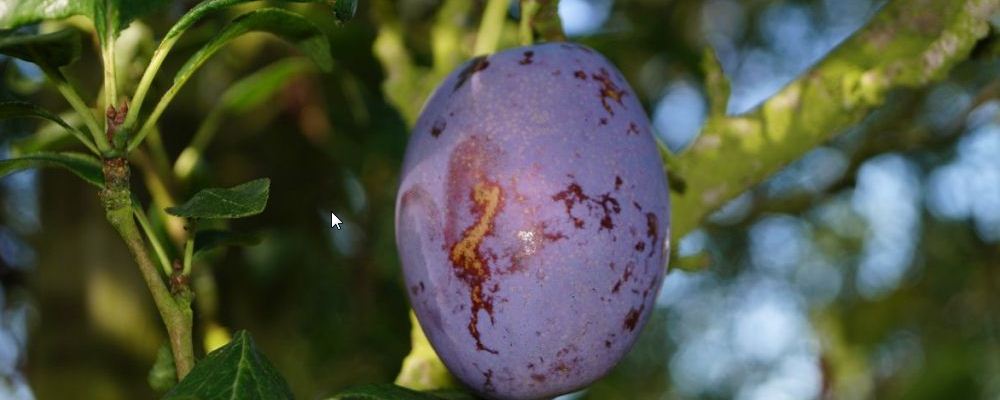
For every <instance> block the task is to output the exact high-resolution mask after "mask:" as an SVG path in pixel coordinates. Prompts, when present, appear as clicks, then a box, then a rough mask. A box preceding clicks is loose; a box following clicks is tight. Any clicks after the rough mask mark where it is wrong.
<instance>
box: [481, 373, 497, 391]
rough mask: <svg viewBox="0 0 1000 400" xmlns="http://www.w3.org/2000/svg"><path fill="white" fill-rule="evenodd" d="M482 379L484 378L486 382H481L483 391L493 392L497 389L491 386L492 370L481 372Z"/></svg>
mask: <svg viewBox="0 0 1000 400" xmlns="http://www.w3.org/2000/svg"><path fill="white" fill-rule="evenodd" d="M483 377H484V378H486V381H485V382H483V390H485V391H487V392H495V391H496V390H497V389H496V387H494V386H493V370H492V369H488V370H486V372H483Z"/></svg>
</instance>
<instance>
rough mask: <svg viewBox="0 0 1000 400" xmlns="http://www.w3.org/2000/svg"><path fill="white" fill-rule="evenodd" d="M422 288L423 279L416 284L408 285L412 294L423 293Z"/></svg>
mask: <svg viewBox="0 0 1000 400" xmlns="http://www.w3.org/2000/svg"><path fill="white" fill-rule="evenodd" d="M424 289H425V288H424V281H420V282H419V283H418V284H416V285H413V286H410V292H412V293H413V295H414V296H416V295H418V294H420V293H423V292H424Z"/></svg>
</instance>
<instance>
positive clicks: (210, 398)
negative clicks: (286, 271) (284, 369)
mask: <svg viewBox="0 0 1000 400" xmlns="http://www.w3.org/2000/svg"><path fill="white" fill-rule="evenodd" d="M291 398H292V392H291V390H290V389H289V388H288V383H286V382H285V380H284V378H282V377H281V375H279V374H278V371H277V370H275V369H274V366H273V365H271V363H270V362H269V361H268V360H267V358H265V357H264V355H263V354H261V353H260V352H259V351H258V350H257V346H256V345H255V344H254V342H253V339H252V338H251V337H250V334H248V333H247V332H246V331H239V332H237V333H236V335H235V336H233V340H232V341H231V342H229V344H227V345H225V346H223V347H222V348H220V349H218V350H215V351H213V352H211V353H209V354H208V356H207V357H205V359H203V360H201V361H199V362H198V364H195V366H194V369H192V370H191V373H189V374H188V375H187V376H186V377H184V379H183V380H182V381H181V382H180V383H178V384H177V386H174V389H173V390H171V391H170V393H167V395H166V396H164V397H163V399H164V400H182V399H191V400H194V399H197V400H223V399H225V400H230V399H233V400H235V399H241V400H243V399H247V400H250V399H261V400H272V399H274V400H279V399H291Z"/></svg>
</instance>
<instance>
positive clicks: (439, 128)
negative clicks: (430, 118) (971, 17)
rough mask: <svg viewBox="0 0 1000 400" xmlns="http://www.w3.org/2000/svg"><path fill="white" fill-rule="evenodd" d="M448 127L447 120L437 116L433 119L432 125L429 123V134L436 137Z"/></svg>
mask: <svg viewBox="0 0 1000 400" xmlns="http://www.w3.org/2000/svg"><path fill="white" fill-rule="evenodd" d="M447 127H448V122H447V121H445V120H443V119H441V118H438V119H436V120H434V125H431V136H434V137H438V136H441V132H444V129H445V128H447Z"/></svg>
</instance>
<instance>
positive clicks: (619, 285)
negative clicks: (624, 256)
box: [611, 261, 635, 293]
mask: <svg viewBox="0 0 1000 400" xmlns="http://www.w3.org/2000/svg"><path fill="white" fill-rule="evenodd" d="M633 270H635V263H633V262H631V261H629V263H628V264H626V265H625V273H623V274H622V277H621V279H618V282H615V286H614V287H613V288H611V293H618V291H619V290H621V288H622V284H623V283H628V280H629V279H630V278H632V271H633Z"/></svg>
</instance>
